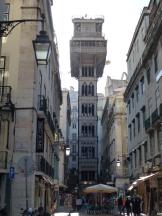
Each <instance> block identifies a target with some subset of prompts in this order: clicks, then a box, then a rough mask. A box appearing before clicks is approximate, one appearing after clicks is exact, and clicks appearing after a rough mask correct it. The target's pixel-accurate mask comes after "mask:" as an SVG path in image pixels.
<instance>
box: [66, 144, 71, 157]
mask: <svg viewBox="0 0 162 216" xmlns="http://www.w3.org/2000/svg"><path fill="white" fill-rule="evenodd" d="M69 155H70V147H69V146H67V147H66V156H69Z"/></svg>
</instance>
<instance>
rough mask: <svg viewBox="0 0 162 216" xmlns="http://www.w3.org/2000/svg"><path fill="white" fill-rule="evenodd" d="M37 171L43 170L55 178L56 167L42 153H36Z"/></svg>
mask: <svg viewBox="0 0 162 216" xmlns="http://www.w3.org/2000/svg"><path fill="white" fill-rule="evenodd" d="M36 171H38V172H42V173H44V174H46V175H47V176H49V177H51V178H54V168H53V167H52V166H51V165H50V164H49V163H48V161H47V160H46V159H45V158H44V157H43V156H42V155H36Z"/></svg>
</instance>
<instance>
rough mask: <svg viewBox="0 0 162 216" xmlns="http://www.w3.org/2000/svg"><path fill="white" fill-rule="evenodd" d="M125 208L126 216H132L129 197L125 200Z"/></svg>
mask: <svg viewBox="0 0 162 216" xmlns="http://www.w3.org/2000/svg"><path fill="white" fill-rule="evenodd" d="M125 208H126V211H127V215H128V216H129V215H132V207H131V199H130V197H127V198H126V201H125Z"/></svg>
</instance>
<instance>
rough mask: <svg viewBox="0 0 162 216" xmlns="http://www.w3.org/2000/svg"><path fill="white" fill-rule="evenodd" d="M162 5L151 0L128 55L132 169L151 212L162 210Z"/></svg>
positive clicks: (129, 147) (148, 210)
mask: <svg viewBox="0 0 162 216" xmlns="http://www.w3.org/2000/svg"><path fill="white" fill-rule="evenodd" d="M161 8H162V1H161V0H155V1H153V0H150V2H149V4H148V6H147V7H145V8H144V9H143V12H142V14H141V16H140V18H139V21H138V24H137V26H136V29H135V33H134V35H133V39H132V42H131V44H130V48H129V51H128V55H127V56H128V57H127V64H128V86H127V88H126V91H125V101H126V103H127V110H128V112H127V119H128V152H129V158H130V167H129V169H130V176H131V181H132V182H133V181H135V182H134V185H132V188H133V187H134V186H135V185H136V188H137V189H138V193H140V195H141V196H142V198H143V199H144V209H143V211H144V212H145V213H147V214H148V215H151V214H152V213H153V211H155V210H156V211H158V212H161V211H162V200H161V190H162V185H161V182H162V177H161V161H162V160H161V157H162V152H161V149H162V148H161V146H162V141H161V134H162V132H161V102H162V94H161V92H162V91H161V88H162V83H161V68H162V61H161V57H162V49H161V36H162V33H161V27H162V26H161ZM142 179H143V181H142ZM132 188H131V189H132Z"/></svg>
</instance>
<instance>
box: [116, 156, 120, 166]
mask: <svg viewBox="0 0 162 216" xmlns="http://www.w3.org/2000/svg"><path fill="white" fill-rule="evenodd" d="M116 165H117V167H120V165H121V161H120V160H119V157H118V159H117V160H116Z"/></svg>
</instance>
